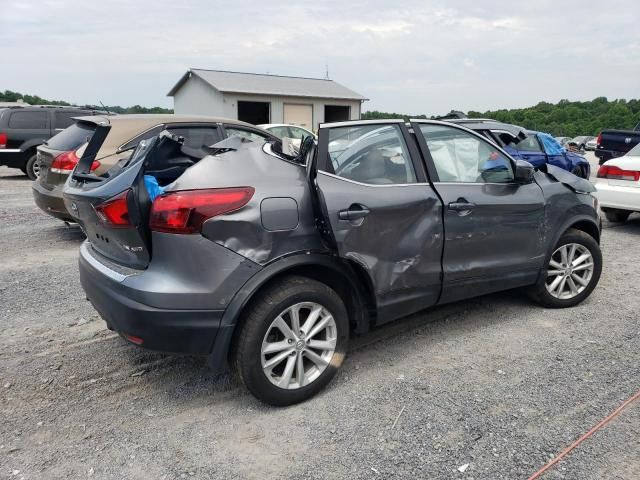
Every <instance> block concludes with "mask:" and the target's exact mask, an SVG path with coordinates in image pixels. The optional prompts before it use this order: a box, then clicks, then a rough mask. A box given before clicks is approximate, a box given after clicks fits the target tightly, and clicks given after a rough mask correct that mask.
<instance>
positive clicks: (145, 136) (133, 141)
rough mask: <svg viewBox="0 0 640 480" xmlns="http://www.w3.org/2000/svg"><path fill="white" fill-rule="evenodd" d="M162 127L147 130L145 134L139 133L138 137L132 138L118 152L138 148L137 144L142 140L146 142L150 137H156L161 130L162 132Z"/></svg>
mask: <svg viewBox="0 0 640 480" xmlns="http://www.w3.org/2000/svg"><path fill="white" fill-rule="evenodd" d="M164 128H165V127H164V125H157V126H155V127H152V128H150V129H149V130H147V131H146V132H143V133H141V134H140V135H138V136H136V137H134V138H132V139H131V140H129V141H128V142H127V143H125V144H124V145H122V146H121V147H120V148H119V149H118V150H119V151H124V150H130V149H132V148H135V147H137V146H138V144H139V143H140V142H141V141H142V140H147V139H149V138H151V137H155V136H156V135H158V134H159V133H160V132H161V131H162V130H164Z"/></svg>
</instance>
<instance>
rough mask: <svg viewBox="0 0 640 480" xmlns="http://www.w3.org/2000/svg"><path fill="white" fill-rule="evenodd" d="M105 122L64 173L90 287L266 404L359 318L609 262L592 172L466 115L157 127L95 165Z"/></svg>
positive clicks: (568, 294)
mask: <svg viewBox="0 0 640 480" xmlns="http://www.w3.org/2000/svg"><path fill="white" fill-rule="evenodd" d="M108 129H109V127H108V125H105V126H99V127H98V128H97V130H96V132H95V133H94V136H93V137H92V140H91V142H90V144H89V146H88V147H87V149H86V151H85V154H84V155H83V157H82V158H81V160H80V161H79V163H78V165H77V167H76V169H75V170H74V172H73V174H72V175H71V176H70V178H69V179H68V181H67V184H66V186H65V191H64V201H65V205H66V207H67V210H68V211H69V212H71V214H72V215H73V216H74V217H75V218H76V219H77V221H78V223H79V224H80V225H81V226H82V228H83V229H84V231H85V233H86V235H87V240H86V241H85V242H84V243H83V245H82V246H81V249H80V278H81V282H82V286H83V288H84V290H85V292H86V295H87V298H88V299H89V300H90V301H91V303H92V304H93V305H94V307H95V308H96V310H97V311H98V312H99V313H100V314H101V316H102V317H103V318H104V320H105V321H106V323H107V325H108V327H109V328H111V329H113V330H115V331H117V332H118V333H119V334H120V335H121V336H122V337H124V338H125V339H126V340H128V341H129V342H132V343H134V344H136V345H140V346H142V347H146V348H150V349H154V350H160V351H166V352H176V353H187V354H198V355H204V356H207V357H208V359H209V363H210V364H211V365H212V366H213V367H214V368H216V369H219V370H223V369H225V368H226V366H227V365H228V363H230V364H231V365H232V366H233V367H234V369H235V371H236V372H237V374H238V375H239V376H240V378H241V379H242V380H243V382H244V383H245V385H246V386H247V388H248V389H249V390H250V391H251V393H253V394H254V395H255V396H256V397H257V398H259V399H260V400H262V401H264V402H266V403H269V404H272V405H290V404H293V403H296V402H300V401H303V400H305V399H307V398H309V397H311V396H312V395H314V394H316V393H317V392H318V391H320V390H321V389H322V388H323V387H324V386H325V385H327V383H328V382H329V381H330V380H331V378H332V377H333V376H334V374H335V373H336V371H337V369H338V368H339V367H340V366H341V364H342V362H343V360H344V357H345V354H346V352H347V345H348V341H349V337H350V336H352V335H353V334H358V333H362V332H365V331H367V330H369V329H371V328H372V327H375V326H377V325H381V324H384V323H386V322H389V321H392V320H395V319H398V318H400V317H403V316H406V315H409V314H412V313H414V312H417V311H419V310H422V309H425V308H428V307H431V306H433V305H440V304H444V303H450V302H455V301H457V300H461V299H465V298H470V297H474V296H477V295H484V294H487V293H491V292H496V291H500V290H506V289H511V288H517V287H524V288H525V289H526V290H527V291H528V293H529V294H530V295H531V297H533V298H534V299H535V300H536V301H538V302H539V303H540V304H542V305H543V306H545V307H571V306H574V305H576V304H578V303H580V302H581V301H583V300H584V299H585V298H586V297H587V296H589V294H590V293H591V292H592V290H593V289H594V287H595V286H596V284H597V283H598V279H599V277H600V272H601V269H602V256H601V253H600V248H599V240H600V230H601V221H600V217H599V213H598V208H597V200H596V199H595V198H594V197H593V196H592V195H591V192H592V191H594V189H593V187H592V185H591V184H590V183H589V182H588V181H586V180H584V179H581V178H578V177H576V176H574V175H572V174H571V173H568V172H566V171H564V170H561V169H559V168H555V167H553V166H550V165H548V166H546V168H545V170H544V171H542V170H540V171H539V170H535V169H534V168H533V167H532V166H531V165H530V164H528V163H526V162H523V161H515V160H513V159H512V158H510V157H509V155H508V154H507V153H506V152H505V151H503V150H502V149H501V148H500V147H498V146H496V145H495V144H493V143H491V142H490V141H488V140H487V139H486V138H484V137H482V136H480V135H478V134H476V133H474V132H473V131H471V130H468V129H466V128H464V127H462V126H459V125H454V124H450V123H445V122H437V121H418V120H416V121H412V122H409V123H404V122H403V121H395V120H388V121H356V122H345V123H333V124H325V125H321V126H320V129H319V136H318V140H317V143H316V142H314V141H313V140H312V139H308V140H306V141H305V142H304V143H303V145H302V147H301V150H300V153H299V155H298V156H296V157H292V156H289V155H287V154H285V153H283V148H282V145H281V144H280V142H279V141H277V140H272V141H267V142H265V141H264V140H263V139H257V138H256V139H252V138H231V139H227V140H223V141H222V142H220V143H217V144H215V145H212V146H211V147H210V148H209V150H208V151H207V153H208V155H207V156H205V157H204V158H198V157H194V156H193V152H191V151H190V150H189V149H188V148H185V146H183V144H182V141H181V139H180V138H179V137H175V136H173V135H171V134H170V133H168V132H163V133H162V134H160V135H159V136H157V137H154V138H151V139H149V140H146V141H143V142H141V143H140V145H139V146H138V148H137V149H136V151H135V152H134V154H133V155H132V156H131V157H130V158H129V159H126V160H123V161H121V162H119V163H118V164H117V165H115V166H114V167H113V168H111V169H110V170H109V171H108V172H106V173H104V174H102V175H101V176H96V175H95V174H93V173H92V172H91V171H90V166H91V163H92V161H93V157H92V155H95V152H97V151H98V150H99V148H100V144H101V141H102V140H103V139H104V138H105V137H106V134H107V133H108Z"/></svg>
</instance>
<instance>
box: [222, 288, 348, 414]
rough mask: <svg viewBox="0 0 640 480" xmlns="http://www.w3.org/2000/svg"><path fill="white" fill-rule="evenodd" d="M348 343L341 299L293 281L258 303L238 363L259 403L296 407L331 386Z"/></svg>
mask: <svg viewBox="0 0 640 480" xmlns="http://www.w3.org/2000/svg"><path fill="white" fill-rule="evenodd" d="M348 341H349V319H348V315H347V310H346V308H345V306H344V303H343V302H342V300H341V299H340V297H339V296H338V294H337V293H336V292H335V291H333V290H332V289H331V288H329V287H328V286H327V285H325V284H323V283H321V282H318V281H315V280H311V279H308V278H304V277H287V278H285V279H283V280H282V281H280V282H277V283H276V284H274V285H272V286H271V287H269V288H268V289H267V290H265V291H264V292H262V293H260V294H259V296H258V297H257V298H256V299H255V300H254V301H253V302H252V304H251V306H250V307H249V310H248V312H247V314H246V315H245V316H244V318H243V320H242V325H241V330H240V332H239V335H238V340H237V342H236V345H235V348H234V355H233V358H232V361H233V363H234V364H235V365H234V366H235V370H236V372H237V374H238V375H239V377H240V378H241V379H242V381H243V382H244V384H245V385H246V386H247V388H248V389H249V391H250V392H251V393H252V394H253V395H254V396H255V397H256V398H258V399H259V400H261V401H263V402H265V403H268V404H270V405H275V406H285V405H292V404H294V403H298V402H301V401H304V400H306V399H308V398H310V397H312V396H313V395H315V394H316V393H318V392H319V391H320V390H321V389H322V388H324V387H325V386H326V385H327V383H329V381H330V380H331V379H332V378H333V376H334V375H335V373H336V372H337V370H338V368H340V366H341V365H342V362H343V360H344V357H345V354H346V351H347V345H348Z"/></svg>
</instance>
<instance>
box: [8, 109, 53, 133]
mask: <svg viewBox="0 0 640 480" xmlns="http://www.w3.org/2000/svg"><path fill="white" fill-rule="evenodd" d="M48 119H49V114H48V112H47V111H39V112H33V111H20V110H16V111H13V112H11V116H10V117H9V125H8V126H9V128H22V129H30V130H38V129H40V130H43V129H46V128H47V120H48Z"/></svg>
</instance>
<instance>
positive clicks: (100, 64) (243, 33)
mask: <svg viewBox="0 0 640 480" xmlns="http://www.w3.org/2000/svg"><path fill="white" fill-rule="evenodd" d="M2 3H3V6H2V12H3V13H2V15H0V58H2V59H3V60H2V61H3V65H4V66H10V68H6V67H5V68H3V69H2V74H0V89H11V90H18V91H23V92H29V93H35V94H38V95H41V96H46V97H48V98H60V99H68V100H71V101H75V102H77V103H85V102H90V103H95V102H97V101H98V100H102V101H103V102H104V103H108V104H134V103H140V104H144V105H158V104H160V105H171V99H169V98H167V97H166V96H165V95H166V92H167V91H168V90H169V89H170V88H171V86H172V85H173V84H174V83H175V82H176V81H177V79H178V78H179V77H180V76H181V75H182V73H184V71H185V70H186V69H187V68H189V67H200V68H214V69H215V68H218V69H226V70H237V71H249V72H258V73H266V72H270V73H275V74H284V75H300V76H311V77H314V76H315V77H323V76H324V72H325V64H326V63H328V65H329V71H330V75H331V77H332V78H334V79H335V80H337V81H339V82H341V83H343V84H345V85H347V86H349V87H350V88H352V89H354V90H356V91H358V92H360V93H362V94H363V95H365V96H366V97H368V98H371V101H370V102H368V103H367V104H365V106H364V108H365V109H378V110H387V111H397V112H408V113H426V114H439V113H443V112H448V111H449V110H451V109H452V108H455V109H462V110H468V109H473V110H485V109H489V108H499V107H510V106H526V105H531V104H535V103H537V102H538V101H540V100H548V101H556V100H559V99H561V98H572V99H586V98H593V97H596V96H600V95H605V96H608V97H611V98H616V97H627V98H630V97H638V96H639V94H638V89H637V79H638V78H640V55H639V51H638V50H639V45H640V31H639V30H638V29H637V18H639V16H640V3H639V2H637V1H635V0H614V1H613V2H612V3H611V5H610V7H607V8H602V6H601V4H600V3H599V2H595V1H591V0H589V1H578V0H566V1H564V2H561V3H559V2H553V1H551V0H537V1H534V2H529V3H520V4H518V5H516V6H511V7H509V8H505V5H504V2H498V1H496V0H486V1H484V2H477V1H473V0H456V1H454V2H446V3H444V0H406V1H405V2H402V3H400V4H398V3H395V4H394V3H389V2H387V1H382V0H369V1H365V0H354V1H351V2H345V1H342V0H341V1H338V0H327V1H323V2H316V1H314V2H306V1H300V2H292V1H285V0H272V1H270V2H268V3H262V4H260V5H257V4H256V3H255V2H253V1H249V0H236V1H235V2H221V1H210V0H183V1H181V2H179V3H177V2H174V1H168V0H164V1H159V0H156V1H150V0H138V1H136V2H131V1H129V0H110V1H108V2H87V1H86V0H39V1H36V0H3V2H2ZM595 12H597V15H596V14H595ZM612 29H615V33H611V32H612Z"/></svg>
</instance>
